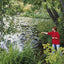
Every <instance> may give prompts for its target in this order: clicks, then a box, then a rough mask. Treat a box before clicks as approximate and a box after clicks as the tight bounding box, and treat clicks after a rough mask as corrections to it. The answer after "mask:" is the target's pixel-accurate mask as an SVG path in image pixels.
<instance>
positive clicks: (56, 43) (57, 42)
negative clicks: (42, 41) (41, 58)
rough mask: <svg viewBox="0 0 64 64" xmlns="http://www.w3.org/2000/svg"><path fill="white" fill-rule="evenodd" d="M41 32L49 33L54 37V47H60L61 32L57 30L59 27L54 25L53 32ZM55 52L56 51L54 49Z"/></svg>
mask: <svg viewBox="0 0 64 64" xmlns="http://www.w3.org/2000/svg"><path fill="white" fill-rule="evenodd" d="M41 34H47V35H50V36H51V37H52V47H53V49H55V46H56V48H57V50H58V49H59V48H60V34H59V33H58V32H57V27H53V28H52V31H51V32H41ZM53 53H54V51H53Z"/></svg>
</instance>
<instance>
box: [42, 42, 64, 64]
mask: <svg viewBox="0 0 64 64" xmlns="http://www.w3.org/2000/svg"><path fill="white" fill-rule="evenodd" d="M43 48H44V54H46V59H45V60H46V63H47V64H48V63H50V64H63V63H64V55H62V56H61V55H60V53H61V52H62V51H63V50H64V48H62V47H60V48H59V49H58V51H56V50H53V49H52V47H51V45H50V44H49V43H47V44H43ZM52 51H55V53H52Z"/></svg>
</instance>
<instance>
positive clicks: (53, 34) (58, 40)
mask: <svg viewBox="0 0 64 64" xmlns="http://www.w3.org/2000/svg"><path fill="white" fill-rule="evenodd" d="M48 35H50V36H52V37H57V38H58V39H52V44H60V34H59V33H58V32H53V31H52V32H48Z"/></svg>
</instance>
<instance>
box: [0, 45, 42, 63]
mask: <svg viewBox="0 0 64 64" xmlns="http://www.w3.org/2000/svg"><path fill="white" fill-rule="evenodd" d="M36 57H37V56H36V55H34V50H33V49H31V48H30V45H29V44H26V45H25V47H24V50H23V51H22V52H19V51H18V49H17V48H16V49H13V47H12V46H11V47H10V48H9V50H8V52H6V51H1V50H0V63H1V64H41V63H42V61H41V59H40V57H41V56H40V57H39V59H36ZM40 61H41V62H40Z"/></svg>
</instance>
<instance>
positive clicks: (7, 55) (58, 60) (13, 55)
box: [0, 0, 64, 64]
mask: <svg viewBox="0 0 64 64" xmlns="http://www.w3.org/2000/svg"><path fill="white" fill-rule="evenodd" d="M20 13H21V15H20ZM17 14H18V15H20V17H30V18H36V19H37V18H39V19H42V20H44V21H39V23H38V24H37V27H36V29H37V30H38V31H39V32H42V31H44V32H50V31H51V29H52V27H53V26H56V27H57V28H58V32H59V33H60V43H61V46H62V47H60V49H59V50H60V52H64V1H63V0H0V33H1V34H0V36H1V35H2V37H1V38H0V41H4V40H3V35H5V34H11V33H16V32H19V31H17V29H16V28H17V26H16V25H15V23H14V21H13V20H12V21H11V20H10V21H11V22H10V24H9V25H7V26H8V28H7V27H4V25H5V24H6V23H5V21H3V18H4V17H5V16H6V15H8V16H12V17H13V16H14V15H17ZM6 18H7V17H6ZM7 22H8V21H7ZM16 22H17V21H16ZM17 23H18V22H17ZM38 36H39V39H40V40H41V41H42V44H43V52H44V53H43V54H42V55H40V53H41V51H40V52H38V53H37V51H35V49H32V48H31V47H30V44H29V43H28V44H29V45H28V44H25V48H24V50H23V52H19V51H18V50H17V49H15V50H14V49H13V48H12V46H11V47H10V48H9V51H8V52H6V51H5V50H2V49H0V64H64V55H63V56H60V53H59V52H58V51H55V53H54V54H53V55H52V51H53V50H52V47H51V43H52V41H51V37H50V36H47V35H42V34H41V33H39V34H38ZM44 43H45V44H44ZM48 43H49V44H48ZM38 50H39V49H38ZM35 53H36V54H35Z"/></svg>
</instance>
